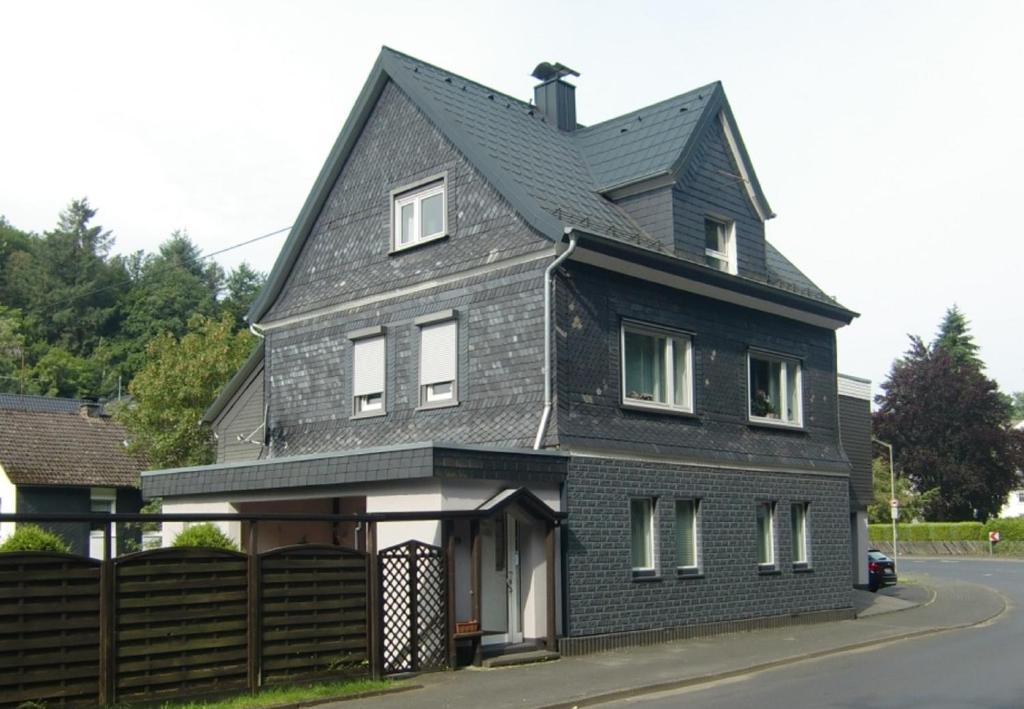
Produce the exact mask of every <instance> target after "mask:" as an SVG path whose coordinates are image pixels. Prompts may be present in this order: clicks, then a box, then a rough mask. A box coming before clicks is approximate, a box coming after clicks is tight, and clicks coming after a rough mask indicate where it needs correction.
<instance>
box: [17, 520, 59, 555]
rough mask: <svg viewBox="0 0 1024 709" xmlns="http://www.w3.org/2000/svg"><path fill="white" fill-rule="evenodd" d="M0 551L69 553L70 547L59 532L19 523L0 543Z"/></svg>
mask: <svg viewBox="0 0 1024 709" xmlns="http://www.w3.org/2000/svg"><path fill="white" fill-rule="evenodd" d="M0 551H55V552H59V553H61V554H70V553H71V547H70V546H68V543H67V542H66V541H64V538H63V537H62V536H60V535H59V534H56V533H54V532H49V531H47V530H45V529H43V528H42V527H39V526H37V525H34V524H19V525H18V526H17V527H16V528H15V529H14V534H12V535H11V536H10V537H8V538H7V541H5V542H4V543H3V544H0Z"/></svg>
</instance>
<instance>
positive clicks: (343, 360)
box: [267, 259, 555, 457]
mask: <svg viewBox="0 0 1024 709" xmlns="http://www.w3.org/2000/svg"><path fill="white" fill-rule="evenodd" d="M546 264H547V260H546V259H541V260H539V261H536V262H533V263H529V264H525V265H522V266H518V267H514V268H511V269H507V270H504V271H501V272H494V273H490V274H488V275H486V276H481V277H479V278H476V279H474V280H471V281H467V282H465V283H462V284H460V286H461V287H459V288H438V289H434V290H431V291H427V292H424V293H420V294H416V295H413V296H409V297H407V298H405V299H401V300H397V301H392V302H388V303H387V304H383V305H377V306H370V307H366V308H363V309H361V310H358V311H352V312H349V313H343V314H339V315H337V316H327V317H325V318H321V319H317V320H314V321H308V322H304V323H299V324H297V325H294V326H290V327H287V328H281V329H278V330H273V331H271V332H270V333H269V334H268V336H267V351H268V352H269V353H270V359H269V361H268V368H267V373H268V376H267V381H268V387H269V388H268V391H269V397H270V399H269V401H270V428H271V438H272V453H273V456H275V457H276V456H280V455H300V454H304V453H316V452H322V451H332V450H344V449H348V448H364V447H371V446H381V445H391V444H401V443H413V442H418V441H429V440H436V441H452V442H458V443H466V444H487V445H498V446H519V447H529V446H530V445H531V444H532V440H533V436H534V435H535V433H536V428H537V425H538V423H539V422H540V415H541V408H542V405H543V386H544V380H543V377H542V374H541V363H542V360H543V336H544V333H543V316H544V308H543V293H542V284H543V269H544V267H545V265H546ZM448 308H452V309H454V310H456V311H457V313H458V323H459V325H458V333H459V364H458V398H459V405H458V406H456V407H451V408H442V409H433V410H419V411H417V410H416V409H417V407H418V405H419V380H418V377H419V328H418V327H417V326H416V325H415V324H414V322H413V321H414V319H415V318H416V317H418V316H421V315H425V314H428V313H432V312H437V311H440V310H444V309H448ZM370 325H383V326H385V328H386V336H387V345H386V348H387V380H386V382H385V386H386V392H385V398H386V408H387V414H386V415H385V416H383V417H374V418H366V419H350V416H351V412H352V403H351V396H352V377H351V361H352V343H351V342H350V341H349V340H348V339H347V337H346V333H348V332H351V331H353V330H356V329H359V328H363V327H367V326H370ZM550 430H551V431H554V430H555V424H554V423H553V424H552V426H551V429H550ZM551 442H552V443H553V442H554V438H552V439H551Z"/></svg>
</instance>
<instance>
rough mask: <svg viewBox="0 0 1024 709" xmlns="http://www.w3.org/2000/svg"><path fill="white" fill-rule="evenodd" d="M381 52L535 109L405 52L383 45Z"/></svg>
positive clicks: (525, 102)
mask: <svg viewBox="0 0 1024 709" xmlns="http://www.w3.org/2000/svg"><path fill="white" fill-rule="evenodd" d="M381 51H382V52H384V51H386V52H389V53H391V54H394V55H396V56H398V57H401V58H403V59H408V60H410V61H413V62H416V63H417V64H420V65H422V66H425V67H428V68H430V69H433V70H434V71H436V72H438V73H439V74H444V75H446V76H449V77H451V78H453V79H458V80H459V81H465V82H466V83H467V84H472V85H473V86H475V87H477V88H480V89H483V90H484V91H489V92H490V93H492V94H495V95H497V96H501V97H503V98H507V99H508V100H510V101H515V102H516V103H518V104H519V105H521V106H523V107H524V108H534V109H535V108H537V107H536V106H534V105H533V103H532V102H530V101H524V100H523V99H521V98H516V97H515V96H513V95H511V94H507V93H505V92H504V91H499V90H498V89H495V88H494V87H492V86H488V85H487V84H481V83H480V82H479V81H474V80H473V79H470V78H467V77H465V76H463V75H462V74H458V73H456V72H454V71H452V70H451V69H445V68H444V67H441V66H437V65H436V64H431V63H430V62H425V61H423V60H422V59H420V58H419V57H414V56H412V55H411V54H406V53H405V52H400V51H398V50H397V49H392V48H391V47H389V46H387V45H383V46H382V47H381Z"/></svg>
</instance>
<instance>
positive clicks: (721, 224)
mask: <svg viewBox="0 0 1024 709" xmlns="http://www.w3.org/2000/svg"><path fill="white" fill-rule="evenodd" d="M704 262H705V263H706V264H707V265H708V266H710V267H711V268H716V269H718V270H719V271H725V272H726V273H732V274H735V273H736V228H735V224H734V223H733V222H728V221H725V220H720V219H712V218H711V217H706V218H705V219H704Z"/></svg>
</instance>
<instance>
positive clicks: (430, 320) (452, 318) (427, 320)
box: [415, 310, 461, 411]
mask: <svg viewBox="0 0 1024 709" xmlns="http://www.w3.org/2000/svg"><path fill="white" fill-rule="evenodd" d="M449 323H450V324H452V325H453V327H454V328H455V332H454V334H453V335H452V337H453V339H454V353H453V359H452V363H453V366H454V371H453V372H452V374H453V378H452V379H449V380H445V381H441V382H429V383H424V382H423V332H424V330H425V329H428V328H430V327H433V326H437V325H444V324H449ZM415 324H416V327H417V329H418V330H419V332H418V336H419V350H418V361H417V363H416V366H417V371H416V383H417V389H418V402H419V404H418V406H417V409H416V410H417V411H419V410H424V409H443V408H446V407H449V406H458V405H459V369H460V367H459V354H460V345H459V337H460V335H461V333H460V330H461V328H460V327H459V319H458V314H457V313H456V312H455V311H454V310H446V311H442V312H441V313H437V314H434V315H425V316H423V317H421V318H417V319H416V321H415ZM444 384H450V385H451V392H450V393H449V394H448V395H439V394H436V393H435V392H434V388H435V387H437V386H438V385H444Z"/></svg>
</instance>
